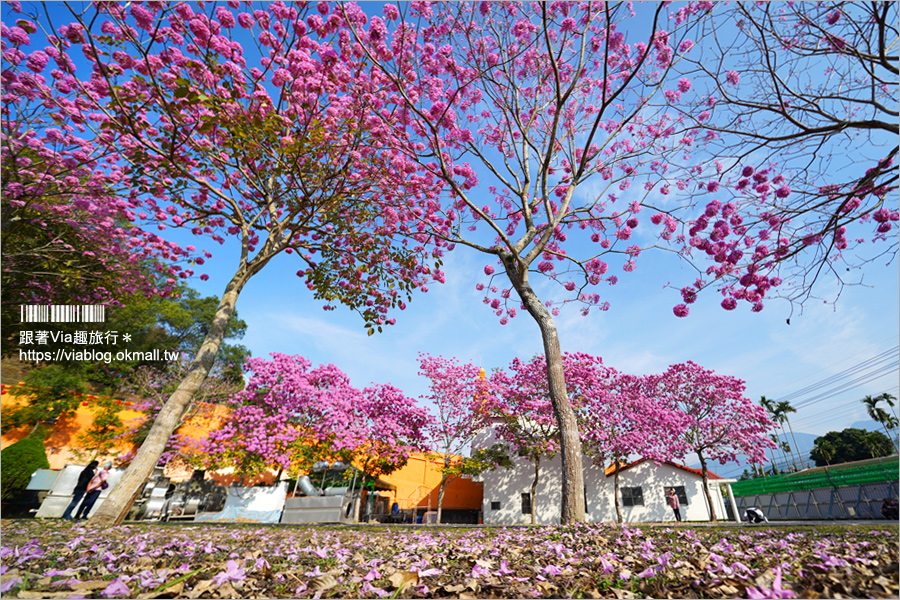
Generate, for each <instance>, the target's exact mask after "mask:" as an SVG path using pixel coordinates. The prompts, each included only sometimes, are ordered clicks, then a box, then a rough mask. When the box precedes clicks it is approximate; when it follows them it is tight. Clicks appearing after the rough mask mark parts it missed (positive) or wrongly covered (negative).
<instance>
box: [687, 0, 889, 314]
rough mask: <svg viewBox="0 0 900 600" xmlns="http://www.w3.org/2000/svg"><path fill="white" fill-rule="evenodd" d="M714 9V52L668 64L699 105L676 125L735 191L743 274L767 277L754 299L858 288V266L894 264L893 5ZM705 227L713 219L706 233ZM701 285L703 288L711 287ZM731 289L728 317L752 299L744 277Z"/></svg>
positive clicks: (797, 298)
mask: <svg viewBox="0 0 900 600" xmlns="http://www.w3.org/2000/svg"><path fill="white" fill-rule="evenodd" d="M717 8H724V10H716V11H714V12H713V13H712V14H711V20H710V23H709V30H708V35H707V37H706V39H707V40H708V41H709V42H710V43H705V44H699V45H698V47H697V48H696V52H692V53H691V54H690V55H688V56H686V57H685V59H684V60H683V61H681V62H680V63H679V64H678V66H677V69H678V70H679V71H680V72H681V73H682V74H683V75H684V76H685V77H686V78H688V79H690V80H691V81H693V82H694V88H693V90H694V91H695V92H696V94H697V95H696V96H695V98H696V100H695V101H694V102H695V103H696V102H699V103H700V106H693V107H691V109H688V110H687V111H686V114H687V113H689V114H690V115H691V117H689V118H691V119H693V120H695V121H696V122H697V124H698V125H700V126H702V128H703V129H704V130H705V133H704V134H703V135H704V137H707V136H708V137H709V140H710V142H709V151H710V153H712V154H713V155H714V156H715V157H716V159H717V161H716V162H715V166H716V177H717V179H718V181H717V182H716V183H713V182H709V184H712V185H718V182H719V181H720V182H721V183H722V184H723V185H722V188H723V192H724V191H727V190H728V189H730V190H733V191H735V192H739V193H738V194H736V195H737V196H738V198H737V199H736V200H735V202H734V206H735V209H734V210H733V211H732V214H733V215H741V216H742V222H741V223H739V224H737V226H738V227H741V228H743V230H744V231H745V232H746V233H742V234H741V235H743V237H744V239H745V241H746V243H745V247H746V248H747V254H748V255H749V254H751V253H752V255H753V257H752V259H751V260H750V261H749V262H751V263H752V264H754V265H755V266H756V267H757V268H756V269H755V270H754V271H752V272H751V271H749V270H746V269H745V270H744V274H746V275H748V276H749V277H748V279H751V278H753V277H755V278H757V279H760V280H763V282H764V285H763V287H764V288H765V286H766V284H765V282H766V281H769V282H771V281H772V280H774V279H775V278H776V277H777V278H778V280H779V281H783V282H784V285H782V286H781V287H780V288H779V289H777V290H775V289H771V290H769V291H770V294H769V296H774V295H778V296H781V297H785V298H787V299H788V300H790V301H791V302H792V304H793V303H798V304H799V305H800V306H802V304H803V301H804V300H806V299H808V298H809V297H810V294H811V291H812V289H813V283H814V282H816V281H817V280H819V279H822V278H824V277H825V276H826V275H828V276H829V277H828V278H829V279H831V280H833V281H836V282H837V283H838V284H839V286H843V285H844V284H856V283H859V282H860V281H861V280H862V271H861V270H860V267H862V266H864V265H865V264H866V263H868V262H871V261H873V260H875V259H882V258H884V259H885V260H886V262H888V263H889V262H890V261H891V259H892V258H893V257H894V256H896V253H897V248H898V241H897V240H898V237H897V228H896V222H897V220H898V217H900V215H898V211H897V189H898V179H900V177H898V162H897V161H898V151H900V149H898V145H897V135H898V132H900V127H898V123H897V115H898V102H900V93H898V89H900V88H898V65H897V60H896V58H895V57H892V56H891V52H892V50H891V49H892V48H894V47H896V44H897V42H898V31H897V20H898V8H897V5H896V4H894V3H889V2H887V3H883V2H882V3H879V2H874V3H866V2H849V3H848V2H816V3H792V4H773V3H752V2H736V3H732V4H731V5H729V6H728V7H727V8H725V7H717ZM698 108H699V109H702V110H701V111H700V112H697V110H696V109H698ZM709 184H708V185H709ZM747 190H753V191H756V192H757V193H758V195H759V196H760V198H761V199H762V198H764V199H766V201H764V202H759V203H758V206H757V207H756V208H754V207H752V206H751V205H750V197H749V196H748V195H747V194H746V193H741V192H742V191H743V192H746V191H747ZM723 201H724V200H723ZM725 217H726V215H723V216H722V218H725ZM715 222H716V221H715V220H714V218H713V217H710V219H709V225H712V224H714V223H715ZM730 225H731V226H732V227H735V224H734V223H731V224H730ZM871 241H875V242H878V244H876V245H870V244H867V242H871ZM697 250H699V251H701V252H704V251H705V252H710V251H712V252H713V254H715V253H716V252H717V249H716V248H715V247H714V246H713V247H703V246H697ZM747 258H749V256H747V257H745V259H744V260H745V261H746V260H747ZM726 264H727V263H726ZM720 266H721V265H720ZM708 274H711V275H714V276H713V277H711V278H709V280H708V283H709V284H712V283H713V282H716V280H717V278H718V277H719V273H718V272H715V273H708ZM741 277H742V276H739V277H738V278H736V279H740V278H741ZM738 283H739V285H738V286H735V288H736V289H735V290H733V291H731V290H729V291H728V293H726V302H727V304H725V303H723V305H725V308H729V309H730V308H733V307H734V303H733V301H732V300H729V298H734V299H737V300H740V299H742V295H745V294H754V292H756V288H755V287H754V286H752V285H748V282H747V280H744V281H738ZM738 290H741V291H738ZM694 291H696V290H694ZM757 301H759V302H761V298H759V297H757V298H756V299H754V302H757Z"/></svg>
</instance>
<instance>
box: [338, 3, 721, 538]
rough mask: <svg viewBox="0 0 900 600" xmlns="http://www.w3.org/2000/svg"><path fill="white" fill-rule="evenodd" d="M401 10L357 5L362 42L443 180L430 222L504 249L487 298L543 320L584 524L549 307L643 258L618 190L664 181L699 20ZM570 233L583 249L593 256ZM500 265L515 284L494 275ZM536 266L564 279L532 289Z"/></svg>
mask: <svg viewBox="0 0 900 600" xmlns="http://www.w3.org/2000/svg"><path fill="white" fill-rule="evenodd" d="M403 8H404V10H403V11H402V12H401V11H400V10H399V9H398V8H397V7H396V6H393V5H388V6H386V7H385V11H384V15H385V19H386V20H383V19H381V18H380V17H373V18H372V19H371V20H368V19H367V17H366V16H365V15H364V14H362V13H360V12H358V11H354V10H352V9H351V8H350V7H348V8H347V10H346V18H347V20H348V22H349V23H350V24H351V25H352V26H353V27H354V35H355V39H356V45H355V46H354V48H355V49H356V51H357V52H360V53H364V54H365V55H366V56H367V57H368V58H369V59H370V60H372V61H375V62H377V64H379V65H380V66H381V69H382V73H381V75H382V80H383V81H384V83H385V85H388V86H391V88H392V89H393V91H394V93H395V95H396V99H397V101H398V102H400V103H401V105H402V110H401V112H400V114H401V116H402V118H403V119H406V120H407V121H408V123H409V125H410V127H411V129H412V131H413V132H414V134H415V136H416V137H415V139H416V140H417V141H418V142H419V146H416V152H415V153H413V154H410V155H409V158H410V159H412V160H415V161H416V162H418V163H419V164H420V165H422V166H423V167H424V168H425V169H426V171H427V172H428V173H430V174H431V175H432V176H433V177H435V178H436V179H440V180H442V181H443V182H444V183H445V184H446V190H447V194H446V202H445V203H444V204H443V205H442V206H441V210H440V213H436V214H434V215H433V216H429V217H428V218H422V219H419V221H420V223H421V225H420V226H421V227H423V228H424V231H425V232H426V233H428V234H430V235H433V236H435V237H436V238H438V239H443V240H446V241H448V242H449V243H451V244H453V245H456V244H460V245H464V246H468V247H470V248H473V249H475V250H477V251H479V252H482V253H485V254H487V255H488V256H490V257H491V258H493V259H495V260H496V263H495V264H488V265H487V266H485V268H484V272H485V275H487V276H488V277H489V278H491V281H490V282H489V284H488V286H487V289H488V290H489V291H488V292H486V295H485V298H484V302H485V303H486V304H489V305H490V306H491V309H492V310H493V311H494V312H495V313H496V315H497V316H498V317H499V318H500V319H501V323H506V322H507V319H508V318H511V317H514V316H515V315H516V314H517V311H518V310H526V311H528V313H529V314H530V315H531V316H532V318H534V319H535V321H536V323H537V325H538V327H539V329H540V332H541V338H542V340H543V344H544V355H545V356H546V357H547V358H546V360H547V370H548V378H547V380H548V385H549V397H550V401H551V403H552V406H553V411H554V415H555V417H556V419H557V422H558V424H559V431H560V454H561V458H562V469H563V474H562V480H563V493H562V507H561V519H562V521H563V522H572V521H582V520H583V519H584V494H583V487H584V486H583V481H582V474H581V440H580V437H579V433H578V426H577V421H576V417H575V412H574V410H573V409H572V406H571V403H570V401H569V397H568V393H567V391H566V385H565V376H564V373H563V366H562V353H561V349H560V343H559V336H558V333H557V328H556V324H555V321H554V316H555V315H556V314H557V312H558V305H559V304H560V303H566V302H576V303H582V304H584V305H585V306H584V309H583V310H584V312H585V313H587V312H588V311H589V310H590V307H598V308H600V309H601V310H603V309H605V308H606V304H605V303H604V302H603V301H602V299H601V296H600V294H598V293H594V292H593V291H592V288H593V287H595V286H598V285H601V284H614V283H616V281H617V276H616V275H612V274H611V273H608V271H609V267H610V265H609V263H608V262H607V261H608V260H609V259H610V258H609V257H621V258H624V265H623V266H624V270H625V271H632V270H633V269H634V264H635V263H634V260H635V259H636V258H637V256H638V254H639V253H640V250H641V248H640V247H639V246H638V245H636V244H635V243H634V242H629V241H628V240H629V239H630V238H631V237H632V231H633V229H634V228H635V227H637V226H638V223H639V217H638V213H639V212H640V211H641V209H642V208H643V206H642V204H641V202H640V200H637V201H633V202H629V201H625V200H620V198H619V196H620V195H623V194H620V192H619V191H616V192H615V193H609V194H607V192H612V191H613V190H614V189H615V188H619V189H620V190H621V191H625V190H626V189H628V188H629V187H630V186H631V185H632V183H633V182H634V181H636V180H637V178H638V177H643V178H645V180H646V182H647V183H646V185H647V186H648V188H647V189H648V190H649V189H652V188H653V187H654V186H655V185H656V183H658V182H662V183H665V182H664V181H662V180H663V179H664V178H665V177H666V175H665V170H666V169H665V165H664V163H663V162H662V157H663V156H664V155H665V154H666V153H667V152H672V151H678V152H680V151H681V150H682V149H683V148H685V147H686V144H687V142H686V141H684V140H682V139H681V136H680V135H678V129H679V128H680V125H679V119H678V117H677V116H676V115H675V114H673V111H672V110H671V109H670V107H668V106H667V103H668V100H667V98H668V97H670V96H671V97H672V98H673V99H674V97H675V95H680V94H681V93H682V92H680V91H678V89H677V88H676V86H677V84H674V82H671V81H669V79H668V76H667V74H668V73H669V71H670V69H671V66H672V64H673V63H674V61H676V60H678V59H679V57H680V56H681V55H682V54H683V53H685V52H687V51H688V50H689V49H690V47H691V45H692V44H691V42H690V40H689V39H688V31H689V29H690V27H691V26H692V25H693V23H694V21H695V19H689V18H679V19H677V20H676V19H674V18H673V19H672V20H671V21H670V22H669V23H667V25H666V26H667V27H668V26H669V25H671V28H670V29H666V30H664V29H663V28H662V25H661V24H663V23H666V22H667V20H668V19H667V14H668V13H667V9H666V8H665V6H664V5H658V6H657V7H655V11H653V14H652V15H650V16H649V18H648V19H646V20H645V21H643V22H640V23H639V22H638V21H636V20H635V21H632V20H631V16H632V15H631V14H630V9H629V8H627V7H626V6H625V5H601V4H577V5H576V4H571V3H565V2H553V3H530V4H520V3H479V4H472V3H459V4H441V5H432V4H431V3H427V2H414V3H412V4H410V5H409V6H405V5H404V7H403ZM686 10H687V11H688V12H689V13H690V14H691V16H693V15H694V14H695V13H698V12H699V13H702V12H703V10H705V9H702V8H701V7H699V6H698V5H695V4H692V5H690V7H689V8H688V9H686ZM682 12H684V11H682ZM673 17H674V16H673ZM632 22H633V23H634V25H633V26H632V24H631V23H632ZM670 86H671V87H672V89H667V88H669V87H670ZM682 87H685V86H682ZM687 87H689V86H687ZM686 91H687V90H685V92H686ZM651 157H652V158H651ZM473 163H474V166H473ZM482 177H487V178H488V179H490V183H488V184H486V185H484V184H481V183H480V180H481V178H482ZM595 180H596V181H597V186H595V187H593V188H589V186H588V184H589V182H592V181H595ZM682 183H683V182H681V181H679V186H680V185H682ZM485 189H486V190H487V192H488V194H489V197H490V198H491V201H490V202H485V201H484V193H483V191H484V190H485ZM588 190H590V191H588ZM598 190H600V191H599V193H598ZM617 201H619V204H615V203H616V202H617ZM575 240H581V242H582V245H581V247H582V248H584V247H585V245H586V247H587V250H586V251H584V253H583V255H582V256H577V255H576V254H575V246H573V244H575ZM567 249H570V250H567ZM604 255H605V256H606V257H607V258H606V259H605V260H604V259H602V257H603V256H604ZM495 266H499V271H500V272H499V273H497V274H495ZM504 277H505V279H506V280H507V284H505V285H504V286H501V287H498V286H496V285H494V283H493V281H494V279H495V278H496V279H503V278H504ZM533 278H543V279H546V280H548V281H549V283H550V284H552V285H551V286H549V287H550V288H552V289H555V290H557V291H556V292H554V291H551V290H548V289H547V287H548V286H542V287H535V284H534V283H533V281H532V279H533ZM478 289H480V290H483V289H485V286H484V285H482V284H479V286H478ZM558 295H562V296H563V297H564V299H563V300H560V299H559V297H558ZM541 296H544V297H547V296H549V297H550V299H547V300H544V299H542V297H541ZM554 303H557V306H554Z"/></svg>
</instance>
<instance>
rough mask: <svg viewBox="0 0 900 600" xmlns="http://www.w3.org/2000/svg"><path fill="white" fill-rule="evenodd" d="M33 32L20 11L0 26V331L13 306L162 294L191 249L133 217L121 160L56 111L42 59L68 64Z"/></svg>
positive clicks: (53, 78) (15, 319)
mask: <svg viewBox="0 0 900 600" xmlns="http://www.w3.org/2000/svg"><path fill="white" fill-rule="evenodd" d="M6 10H7V7H4V11H6ZM14 10H15V9H14V7H13V8H12V10H10V12H11V13H12V14H15V13H14ZM5 18H6V15H5V14H4V19H5ZM37 32H38V29H37V25H36V24H35V23H34V22H33V21H31V20H30V19H27V18H22V19H19V20H17V21H13V20H9V25H7V24H6V23H4V24H3V25H2V29H0V48H2V53H3V70H2V75H0V77H2V83H3V96H2V104H0V156H2V160H0V173H2V187H3V194H2V211H0V215H2V216H0V229H2V233H3V236H2V245H3V264H2V267H0V269H2V276H3V325H4V329H6V330H7V332H8V333H9V332H11V331H12V330H13V328H14V327H15V326H17V324H18V323H19V305H23V304H44V305H46V304H116V303H117V302H118V301H119V300H120V299H122V298H123V297H125V296H128V295H130V294H134V293H136V292H141V293H144V294H148V295H166V294H167V293H169V292H170V291H171V290H172V285H171V284H172V282H174V278H177V277H179V276H187V275H188V274H190V273H191V271H190V269H189V268H187V269H186V268H184V267H183V266H182V265H181V264H179V262H182V263H183V262H184V261H186V260H187V259H188V258H189V257H190V256H191V254H192V252H189V251H187V250H186V249H183V248H181V247H180V246H179V245H178V244H175V243H172V242H170V241H166V240H164V239H163V238H162V237H160V235H159V234H158V233H155V232H154V231H152V224H148V223H142V222H141V221H140V220H139V219H138V218H137V215H136V211H138V210H139V209H140V207H141V206H142V200H141V199H140V198H128V195H127V194H122V193H120V192H121V189H122V182H123V179H124V173H123V170H124V165H122V164H121V163H119V162H117V161H115V160H114V155H113V154H111V153H110V151H109V149H108V148H106V147H105V145H104V144H101V143H97V141H96V140H93V139H92V138H91V136H90V135H85V134H86V132H87V127H86V126H85V124H84V122H83V120H81V119H79V118H73V119H70V118H69V115H63V114H60V111H59V110H58V107H57V106H56V105H55V103H54V101H53V97H54V96H55V95H57V94H59V93H60V92H59V91H58V88H59V87H61V86H63V84H60V83H59V82H58V81H57V75H58V74H60V73H61V71H60V70H59V69H53V70H50V69H49V68H48V65H49V64H50V61H51V56H53V57H54V58H55V59H56V61H55V62H56V63H57V64H56V65H55V66H57V67H60V66H61V65H60V64H58V63H60V62H62V63H63V64H64V65H66V64H68V62H67V59H66V57H62V56H60V55H59V54H58V53H54V51H53V49H52V48H51V49H49V50H48V49H47V48H44V49H36V48H33V47H32V43H33V42H34V43H39V42H37V38H39V37H41V36H40V35H36V34H37ZM48 70H49V71H50V74H49V81H48V73H47V71H48ZM3 349H4V352H5V351H7V350H8V347H7V346H6V344H4V348H3Z"/></svg>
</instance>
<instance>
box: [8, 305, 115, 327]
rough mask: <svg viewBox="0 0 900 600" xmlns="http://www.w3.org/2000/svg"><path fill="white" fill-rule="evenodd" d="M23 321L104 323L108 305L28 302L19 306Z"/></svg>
mask: <svg viewBox="0 0 900 600" xmlns="http://www.w3.org/2000/svg"><path fill="white" fill-rule="evenodd" d="M19 308H20V309H21V310H20V313H21V318H22V321H21V322H22V323H103V322H105V321H106V307H105V306H104V305H102V304H82V305H68V304H50V305H40V304H28V305H22V306H20V307H19Z"/></svg>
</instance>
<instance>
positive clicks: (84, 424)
mask: <svg viewBox="0 0 900 600" xmlns="http://www.w3.org/2000/svg"><path fill="white" fill-rule="evenodd" d="M8 390H9V386H6V385H3V386H2V387H0V403H2V405H3V407H4V408H5V407H7V406H9V405H15V404H16V403H17V402H18V401H19V400H18V398H17V397H16V396H13V395H11V394H8V393H7V392H8ZM95 398H96V397H95V396H93V395H91V394H85V395H84V396H83V400H82V402H80V403H79V405H78V408H77V409H76V410H75V413H74V414H72V415H69V416H67V417H64V418H61V419H59V420H57V422H56V423H55V424H54V425H53V428H52V429H51V430H50V434H49V435H48V436H47V438H46V439H45V440H44V447H45V448H46V449H47V459H48V461H49V462H50V468H51V469H62V468H63V467H65V466H66V464H85V463H86V462H87V459H85V458H78V457H77V456H76V455H75V453H74V452H73V449H76V448H77V449H82V450H83V453H84V454H86V455H88V456H90V454H89V452H88V451H89V449H88V448H83V447H82V445H81V443H80V440H79V439H78V436H79V434H80V433H82V432H84V431H86V430H87V429H88V428H90V426H91V424H92V423H93V422H94V408H93V406H92V404H93V400H94V399H95ZM130 405H131V403H130V402H128V403H123V406H130ZM225 411H226V409H225V407H222V406H214V405H203V406H201V407H200V409H199V410H198V411H196V414H195V415H193V416H192V417H191V418H190V419H188V421H187V422H186V423H185V424H184V425H182V426H181V428H180V429H179V433H181V434H183V435H187V436H189V437H192V438H194V439H202V438H205V437H206V436H207V435H208V434H209V431H210V429H212V428H213V427H215V426H217V424H218V421H219V420H220V419H221V418H223V417H224V416H225ZM117 414H118V416H119V418H120V419H121V420H122V423H123V424H124V425H125V426H126V427H129V426H132V427H133V426H137V425H138V423H139V421H138V420H137V419H139V418H140V417H142V416H143V413H141V412H139V411H136V410H132V409H130V408H124V409H123V410H121V411H119V412H118V413H117ZM30 432H31V427H21V428H19V429H14V430H12V431H9V432H7V433H4V434H2V436H0V447H2V448H6V447H7V446H9V445H10V444H13V443H15V442H17V441H19V440H21V439H22V438H24V437H25V436H26V435H28V434H29V433H30ZM132 449H133V448H132V446H130V445H128V444H123V445H122V446H120V447H118V448H117V449H116V450H115V451H113V452H111V453H109V454H108V455H107V456H104V457H101V458H100V459H99V460H102V459H104V458H106V459H110V460H113V459H115V458H116V457H118V456H120V455H122V454H125V453H127V452H129V451H130V450H132ZM167 475H168V473H167ZM190 475H191V470H190V469H188V470H187V471H186V473H185V476H184V478H185V479H186V478H188V477H190Z"/></svg>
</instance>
